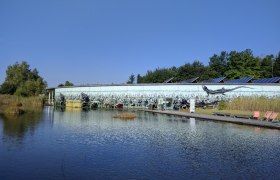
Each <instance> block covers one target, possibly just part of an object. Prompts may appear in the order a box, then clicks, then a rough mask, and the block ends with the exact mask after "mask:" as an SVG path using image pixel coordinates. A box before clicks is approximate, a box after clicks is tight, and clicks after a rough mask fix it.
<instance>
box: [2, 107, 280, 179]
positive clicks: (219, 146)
mask: <svg viewBox="0 0 280 180" xmlns="http://www.w3.org/2000/svg"><path fill="white" fill-rule="evenodd" d="M117 113H119V111H114V110H95V111H83V110H78V109H53V108H52V107H47V108H46V109H45V111H44V112H43V114H42V115H41V116H40V115H39V116H38V117H37V120H36V118H35V117H34V115H33V116H32V117H29V118H27V117H25V118H23V119H22V120H21V121H18V120H17V121H13V120H9V121H8V120H6V119H3V120H0V127H2V130H3V132H2V133H1V130H0V138H1V137H3V136H5V137H8V138H5V137H4V139H6V140H5V141H6V142H7V141H9V142H11V143H10V144H12V143H14V144H15V143H17V142H13V141H10V140H12V139H15V138H18V137H21V139H24V140H25V141H24V143H21V146H20V147H21V148H10V146H9V145H10V144H8V143H2V141H0V159H1V161H0V179H22V178H23V177H24V178H26V179H42V178H43V179H44V178H45V179H63V178H65V179H238V178H242V179H258V178H260V179H261V177H267V178H268V179H269V178H273V176H274V177H280V176H279V175H278V174H277V170H278V169H277V168H278V166H277V165H278V164H279V156H280V150H279V146H280V138H279V137H280V133H279V131H270V130H267V129H262V128H260V129H257V128H255V127H248V126H240V125H234V124H228V123H216V122H210V121H200V120H199V119H193V118H190V119H188V118H181V117H177V116H166V115H160V114H153V113H148V112H135V113H136V114H137V118H136V119H135V120H134V121H124V120H121V119H114V118H112V116H113V115H115V114H117ZM32 119H33V120H32ZM8 126H9V127H8ZM22 129H23V130H22ZM29 132H32V133H29ZM22 141H23V140H22ZM11 149H12V150H11ZM42 162H44V163H42ZM34 169H36V171H34ZM50 172H51V173H50ZM10 177H13V178H10Z"/></svg>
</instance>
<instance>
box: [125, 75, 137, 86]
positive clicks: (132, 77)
mask: <svg viewBox="0 0 280 180" xmlns="http://www.w3.org/2000/svg"><path fill="white" fill-rule="evenodd" d="M134 81H135V76H134V74H131V75H130V76H129V78H128V81H127V82H126V83H127V84H133V83H134Z"/></svg>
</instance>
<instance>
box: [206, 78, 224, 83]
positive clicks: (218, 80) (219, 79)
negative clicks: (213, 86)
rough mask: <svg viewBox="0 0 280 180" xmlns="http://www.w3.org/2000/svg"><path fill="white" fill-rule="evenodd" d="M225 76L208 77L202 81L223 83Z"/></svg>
mask: <svg viewBox="0 0 280 180" xmlns="http://www.w3.org/2000/svg"><path fill="white" fill-rule="evenodd" d="M225 78H226V77H219V78H214V79H209V80H206V81H203V83H223V82H224V79H225Z"/></svg>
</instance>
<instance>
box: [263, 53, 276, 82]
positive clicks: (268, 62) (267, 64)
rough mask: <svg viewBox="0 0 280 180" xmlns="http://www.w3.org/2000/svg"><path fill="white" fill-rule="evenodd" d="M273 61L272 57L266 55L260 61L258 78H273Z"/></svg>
mask: <svg viewBox="0 0 280 180" xmlns="http://www.w3.org/2000/svg"><path fill="white" fill-rule="evenodd" d="M273 59H274V56H273V55H267V56H265V57H264V58H263V59H260V64H261V69H260V78H270V77H272V76H273V74H272V72H273Z"/></svg>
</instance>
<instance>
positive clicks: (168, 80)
mask: <svg viewBox="0 0 280 180" xmlns="http://www.w3.org/2000/svg"><path fill="white" fill-rule="evenodd" d="M173 79H174V77H172V78H169V79H167V80H165V81H164V82H163V83H170V82H171V81H172V80H173Z"/></svg>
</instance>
